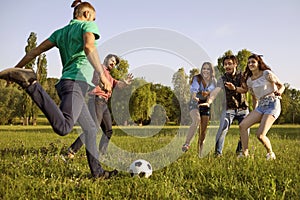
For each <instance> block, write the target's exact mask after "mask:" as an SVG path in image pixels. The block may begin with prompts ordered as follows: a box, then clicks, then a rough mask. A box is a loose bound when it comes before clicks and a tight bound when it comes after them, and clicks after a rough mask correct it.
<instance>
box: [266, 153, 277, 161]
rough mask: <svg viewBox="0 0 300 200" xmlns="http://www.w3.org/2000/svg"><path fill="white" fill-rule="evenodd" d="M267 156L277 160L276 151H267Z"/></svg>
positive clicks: (269, 158) (268, 158)
mask: <svg viewBox="0 0 300 200" xmlns="http://www.w3.org/2000/svg"><path fill="white" fill-rule="evenodd" d="M266 158H267V160H275V159H276V156H275V153H274V152H270V153H267V155H266Z"/></svg>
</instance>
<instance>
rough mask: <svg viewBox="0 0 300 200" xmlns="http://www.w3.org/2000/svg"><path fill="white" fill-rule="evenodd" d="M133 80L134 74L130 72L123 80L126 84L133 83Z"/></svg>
mask: <svg viewBox="0 0 300 200" xmlns="http://www.w3.org/2000/svg"><path fill="white" fill-rule="evenodd" d="M132 80H133V75H132V73H130V74H127V77H126V79H125V80H123V81H124V83H125V84H126V85H130V84H131V83H132Z"/></svg>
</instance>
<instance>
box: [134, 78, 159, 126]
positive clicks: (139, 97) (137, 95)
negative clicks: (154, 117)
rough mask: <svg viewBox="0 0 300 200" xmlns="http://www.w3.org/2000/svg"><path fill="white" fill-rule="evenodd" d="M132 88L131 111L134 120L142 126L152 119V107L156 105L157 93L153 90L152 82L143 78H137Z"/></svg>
mask: <svg viewBox="0 0 300 200" xmlns="http://www.w3.org/2000/svg"><path fill="white" fill-rule="evenodd" d="M132 89H133V90H132V91H133V93H132V95H131V98H130V101H129V111H130V114H131V118H132V119H133V121H134V122H136V123H138V124H139V125H140V126H141V125H143V123H145V122H149V120H150V116H151V114H152V113H151V111H152V110H151V108H152V107H153V106H154V105H155V102H156V95H155V93H154V92H152V91H151V84H150V83H147V82H146V81H145V80H143V79H135V81H134V82H133V83H132Z"/></svg>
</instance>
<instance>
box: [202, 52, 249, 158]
mask: <svg viewBox="0 0 300 200" xmlns="http://www.w3.org/2000/svg"><path fill="white" fill-rule="evenodd" d="M237 66H238V60H237V58H236V57H235V56H234V55H230V56H225V57H224V58H223V67H224V69H225V74H224V75H223V76H222V77H221V78H220V79H219V80H218V83H217V87H216V88H215V89H214V90H213V91H212V92H211V94H210V97H209V98H208V99H207V103H204V104H200V106H209V105H210V104H211V103H212V101H213V100H214V99H215V98H216V96H217V94H218V93H219V92H220V91H221V90H222V89H223V90H225V96H226V109H224V110H223V112H222V115H221V119H220V127H219V130H218V133H217V135H216V147H215V155H216V156H217V157H219V156H221V155H222V150H223V147H224V141H225V136H226V134H227V132H228V129H229V127H230V125H231V124H232V122H233V120H235V119H236V120H237V121H238V124H240V123H241V121H242V120H243V119H244V118H245V117H246V115H247V114H248V113H249V110H248V104H247V102H246V98H245V94H241V93H237V92H236V89H235V90H229V89H228V88H227V87H226V84H227V83H228V82H230V83H233V84H234V85H235V87H241V84H242V73H241V72H238V71H237ZM241 152H242V143H241V141H240V140H239V141H238V146H237V148H236V153H237V154H238V155H239V154H240V153H241Z"/></svg>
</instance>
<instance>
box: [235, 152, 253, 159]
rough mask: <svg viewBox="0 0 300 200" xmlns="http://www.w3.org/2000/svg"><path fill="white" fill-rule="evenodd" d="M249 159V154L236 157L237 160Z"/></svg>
mask: <svg viewBox="0 0 300 200" xmlns="http://www.w3.org/2000/svg"><path fill="white" fill-rule="evenodd" d="M249 157H250V155H249V154H247V155H244V154H243V153H242V152H241V153H240V154H239V155H238V156H237V158H238V159H240V158H249Z"/></svg>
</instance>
